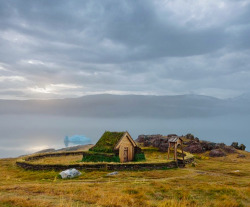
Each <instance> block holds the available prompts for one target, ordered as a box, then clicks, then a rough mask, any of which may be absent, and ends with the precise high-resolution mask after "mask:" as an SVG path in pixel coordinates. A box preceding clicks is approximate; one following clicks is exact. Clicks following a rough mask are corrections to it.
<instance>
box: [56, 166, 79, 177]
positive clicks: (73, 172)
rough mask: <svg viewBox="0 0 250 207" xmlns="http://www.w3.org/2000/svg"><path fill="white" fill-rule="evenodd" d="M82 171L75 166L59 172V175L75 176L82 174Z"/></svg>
mask: <svg viewBox="0 0 250 207" xmlns="http://www.w3.org/2000/svg"><path fill="white" fill-rule="evenodd" d="M81 174H82V173H81V172H80V171H78V170H76V169H75V168H72V169H68V170H64V171H62V172H60V173H59V175H60V176H61V177H62V179H65V178H75V177H77V176H80V175H81Z"/></svg>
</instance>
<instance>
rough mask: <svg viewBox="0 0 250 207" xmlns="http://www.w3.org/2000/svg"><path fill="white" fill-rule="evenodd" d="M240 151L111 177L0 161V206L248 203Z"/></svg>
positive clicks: (249, 173) (249, 162)
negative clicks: (66, 174) (63, 175)
mask: <svg viewBox="0 0 250 207" xmlns="http://www.w3.org/2000/svg"><path fill="white" fill-rule="evenodd" d="M245 154H246V155H247V157H246V158H236V157H237V154H232V155H229V156H227V157H224V158H210V159H208V160H206V159H200V158H199V156H198V158H199V159H196V160H195V162H196V167H192V165H191V164H190V165H188V166H186V168H183V169H170V170H152V171H121V172H119V173H118V175H116V176H112V177H108V176H106V174H107V173H108V172H105V171H92V172H88V171H82V175H81V176H80V177H78V178H76V179H72V180H62V179H59V178H58V177H57V175H58V172H55V171H26V170H23V169H22V168H19V167H17V166H16V165H15V161H16V159H1V160H0V172H1V176H0V206H1V207H11V206H20V207H31V206H32V207H33V206H38V207H40V206H41V207H54V206H56V207H80V206H114V207H115V206H117V207H118V206H135V207H137V206H138V207H139V206H155V207H156V206H160V207H163V206H164V207H165V206H166V207H182V206H189V207H197V206H203V207H208V206H209V207H210V206H211V207H213V206H215V207H216V206H218V207H241V206H250V186H249V180H250V153H247V152H245ZM154 156H155V154H154V153H152V157H154ZM203 156H204V157H206V154H204V155H203ZM163 157H164V155H163ZM70 159H71V158H69V160H70ZM152 159H153V158H152ZM47 161H48V162H50V161H51V160H47Z"/></svg>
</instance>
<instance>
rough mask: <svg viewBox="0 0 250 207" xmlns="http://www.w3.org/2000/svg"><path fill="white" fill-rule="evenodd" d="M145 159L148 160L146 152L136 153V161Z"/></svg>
mask: <svg viewBox="0 0 250 207" xmlns="http://www.w3.org/2000/svg"><path fill="white" fill-rule="evenodd" d="M144 160H146V158H145V155H144V153H138V154H135V161H136V162H139V161H144Z"/></svg>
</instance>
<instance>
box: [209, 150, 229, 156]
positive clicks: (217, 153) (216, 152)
mask: <svg viewBox="0 0 250 207" xmlns="http://www.w3.org/2000/svg"><path fill="white" fill-rule="evenodd" d="M209 156H210V157H224V156H226V153H225V152H223V151H222V150H221V149H213V150H211V152H210V153H209Z"/></svg>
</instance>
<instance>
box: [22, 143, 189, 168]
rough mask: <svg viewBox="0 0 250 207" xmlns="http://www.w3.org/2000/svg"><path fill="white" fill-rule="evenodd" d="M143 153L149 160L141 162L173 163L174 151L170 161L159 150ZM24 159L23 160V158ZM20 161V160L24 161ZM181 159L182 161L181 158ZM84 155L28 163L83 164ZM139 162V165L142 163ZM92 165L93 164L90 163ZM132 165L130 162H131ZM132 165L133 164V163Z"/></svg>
mask: <svg viewBox="0 0 250 207" xmlns="http://www.w3.org/2000/svg"><path fill="white" fill-rule="evenodd" d="M143 151H144V153H145V157H146V158H147V159H146V160H145V161H140V162H153V163H160V162H168V161H173V156H174V155H173V151H171V153H170V159H169V160H168V156H167V153H162V152H159V151H158V149H157V148H153V147H147V148H143ZM178 152H179V153H181V151H180V150H178ZM185 154H186V156H185V159H186V158H190V157H193V155H192V154H190V153H188V152H186V153H185ZM22 159H23V158H22ZM22 159H20V160H22ZM180 159H182V158H181V157H180ZM81 160H82V155H68V156H60V157H44V158H41V159H37V160H36V159H35V160H30V161H28V162H29V163H33V164H65V165H68V164H77V163H82V162H81ZM140 162H137V163H140ZM89 163H91V162H89ZM129 163H130V162H129ZM131 163H132V162H131Z"/></svg>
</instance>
